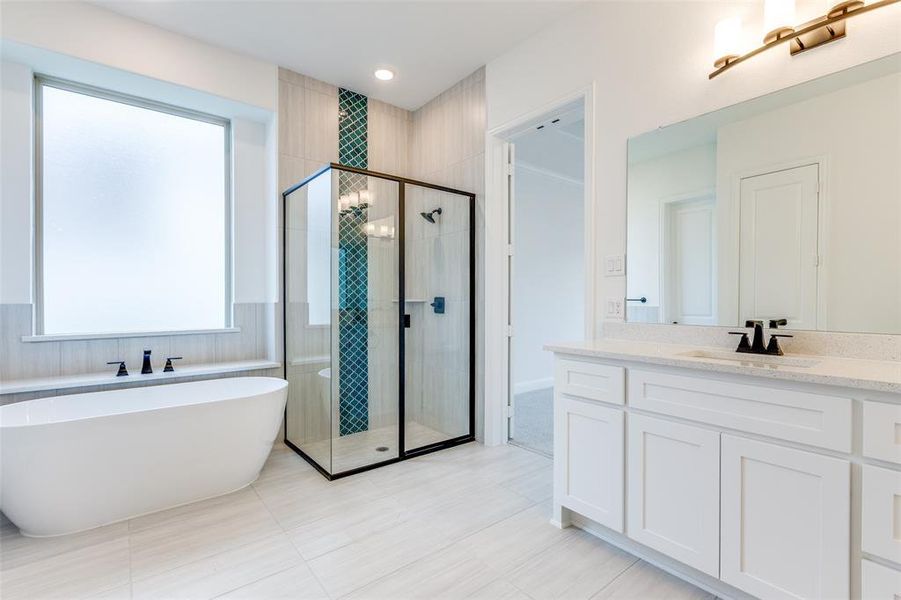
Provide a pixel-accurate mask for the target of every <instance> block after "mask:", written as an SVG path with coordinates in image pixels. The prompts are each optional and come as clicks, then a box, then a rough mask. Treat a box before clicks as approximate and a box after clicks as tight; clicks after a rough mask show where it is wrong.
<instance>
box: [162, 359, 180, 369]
mask: <svg viewBox="0 0 901 600" xmlns="http://www.w3.org/2000/svg"><path fill="white" fill-rule="evenodd" d="M173 360H181V357H180V356H170V357H168V358H166V366H165V368H163V373H174V372H175V367H173V366H172V361H173Z"/></svg>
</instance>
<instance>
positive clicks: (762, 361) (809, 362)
mask: <svg viewBox="0 0 901 600" xmlns="http://www.w3.org/2000/svg"><path fill="white" fill-rule="evenodd" d="M679 356H686V357H688V358H706V359H708V360H724V361H728V362H734V363H741V364H745V365H750V366H755V367H795V368H800V369H809V368H810V367H814V366H816V365H817V364H818V363H819V361H818V360H814V359H812V358H795V357H792V356H776V355H771V354H745V353H740V352H717V351H713V350H691V351H689V352H680V353H679Z"/></svg>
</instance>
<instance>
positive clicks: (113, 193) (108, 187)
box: [38, 82, 231, 335]
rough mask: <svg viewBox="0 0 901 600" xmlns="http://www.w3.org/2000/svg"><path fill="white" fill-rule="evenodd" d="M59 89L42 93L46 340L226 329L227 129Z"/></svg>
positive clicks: (40, 272)
mask: <svg viewBox="0 0 901 600" xmlns="http://www.w3.org/2000/svg"><path fill="white" fill-rule="evenodd" d="M54 86H55V84H53V85H51V84H48V83H43V82H42V85H40V86H39V88H38V89H39V93H40V94H41V97H40V111H39V114H38V119H39V121H38V126H39V128H40V129H39V131H40V161H41V164H40V171H39V173H40V178H41V180H40V183H41V193H40V198H39V203H40V204H39V211H40V228H41V229H40V238H39V239H40V244H41V246H40V263H39V270H38V275H39V277H41V279H40V291H41V294H40V298H39V302H40V303H41V304H40V307H39V314H40V315H41V316H42V319H39V321H38V323H39V324H38V329H39V333H43V334H46V335H50V334H89V333H108V332H110V333H113V332H154V331H177V330H193V329H215V328H222V327H226V326H229V325H230V312H231V311H230V305H229V308H227V304H226V302H227V300H228V301H230V281H229V276H228V268H229V260H228V256H229V251H228V244H229V243H230V239H229V235H228V232H227V226H228V222H229V220H228V218H227V214H228V212H227V208H228V206H229V203H228V190H227V188H226V164H227V162H228V160H227V159H228V157H227V155H226V152H227V149H228V147H229V145H228V123H227V122H226V121H207V120H201V119H199V118H191V117H189V116H183V115H181V114H174V113H173V112H169V111H167V110H166V109H165V108H162V107H160V108H153V105H150V106H151V107H150V108H147V107H144V106H137V105H135V104H131V103H127V102H124V101H118V100H116V99H114V98H107V97H98V96H94V95H90V94H88V93H82V92H81V91H79V90H78V89H61V88H58V87H54ZM211 119H212V118H211Z"/></svg>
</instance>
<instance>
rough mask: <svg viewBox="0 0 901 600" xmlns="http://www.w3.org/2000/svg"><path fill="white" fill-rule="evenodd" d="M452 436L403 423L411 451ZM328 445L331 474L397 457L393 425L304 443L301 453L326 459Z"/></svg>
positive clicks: (395, 434) (409, 422)
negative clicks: (330, 456) (330, 450)
mask: <svg viewBox="0 0 901 600" xmlns="http://www.w3.org/2000/svg"><path fill="white" fill-rule="evenodd" d="M454 437H457V436H456V435H448V434H446V433H443V432H441V431H436V430H434V429H432V428H430V427H426V426H425V425H421V424H419V423H417V422H416V421H407V427H406V429H405V430H404V445H405V446H406V447H407V448H408V449H410V450H413V449H415V448H421V447H423V446H428V445H429V444H434V443H435V442H443V441H445V440H447V439H450V438H454ZM330 443H331V449H332V469H331V472H332V473H341V472H343V471H349V470H350V469H355V468H357V467H362V466H365V465H371V464H373V463H377V462H381V461H383V460H388V459H390V458H397V456H398V452H397V426H396V425H392V426H387V427H379V428H377V429H370V430H368V431H361V432H360V433H352V434H350V435H342V436H340V437H337V438H335V439H334V440H323V441H322V442H315V443H312V444H305V445H304V446H303V447H301V450H303V451H304V452H306V453H307V455H308V456H311V457H313V458H317V459H318V458H321V460H327V458H328V455H329V444H330ZM378 448H387V450H383V451H380V450H378Z"/></svg>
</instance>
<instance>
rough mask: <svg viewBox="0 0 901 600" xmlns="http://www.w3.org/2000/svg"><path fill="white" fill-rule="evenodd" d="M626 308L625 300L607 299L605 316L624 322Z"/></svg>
mask: <svg viewBox="0 0 901 600" xmlns="http://www.w3.org/2000/svg"><path fill="white" fill-rule="evenodd" d="M625 306H626V299H625V298H607V302H606V303H605V304H604V316H605V317H607V318H608V319H617V320H619V321H622V320H623V319H625V317H626V313H625V310H626V309H625Z"/></svg>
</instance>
